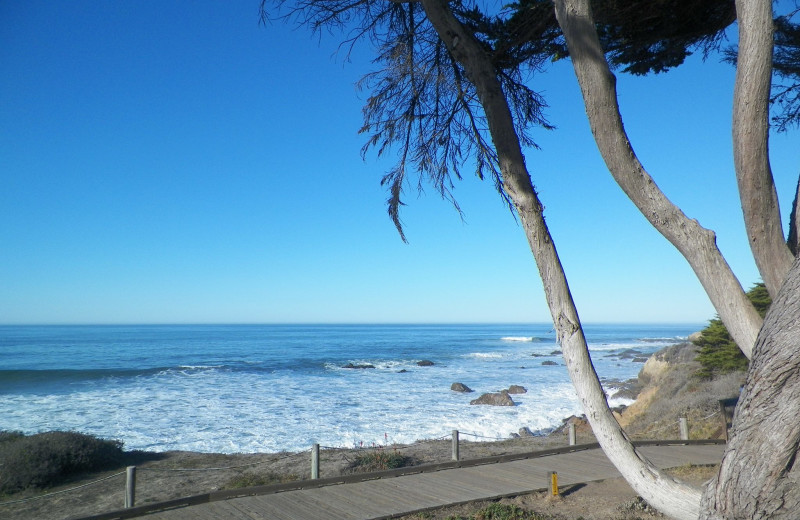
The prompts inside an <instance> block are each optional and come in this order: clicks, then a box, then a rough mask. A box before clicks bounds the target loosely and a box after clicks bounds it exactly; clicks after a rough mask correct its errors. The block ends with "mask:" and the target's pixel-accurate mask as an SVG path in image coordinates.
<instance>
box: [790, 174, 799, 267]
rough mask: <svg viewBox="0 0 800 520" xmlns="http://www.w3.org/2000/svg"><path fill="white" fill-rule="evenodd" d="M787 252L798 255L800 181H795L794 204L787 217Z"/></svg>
mask: <svg viewBox="0 0 800 520" xmlns="http://www.w3.org/2000/svg"><path fill="white" fill-rule="evenodd" d="M788 242H789V250H790V251H791V252H792V254H793V255H795V256H797V255H798V254H800V179H797V190H796V191H795V193H794V204H792V212H791V214H790V215H789V240H788Z"/></svg>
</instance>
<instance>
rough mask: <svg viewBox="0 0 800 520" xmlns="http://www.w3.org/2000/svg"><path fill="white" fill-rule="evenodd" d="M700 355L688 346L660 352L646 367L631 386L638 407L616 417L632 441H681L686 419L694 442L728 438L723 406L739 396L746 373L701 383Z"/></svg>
mask: <svg viewBox="0 0 800 520" xmlns="http://www.w3.org/2000/svg"><path fill="white" fill-rule="evenodd" d="M698 350H699V349H698V347H697V346H696V345H695V344H694V343H692V342H691V341H686V342H683V343H679V344H676V345H672V346H669V347H666V348H663V349H661V350H659V351H658V352H655V353H654V354H653V355H651V356H650V358H649V359H648V360H647V361H646V362H645V364H644V366H643V367H642V369H641V370H640V371H639V375H638V377H637V378H636V379H635V380H634V381H632V382H631V386H632V388H633V389H634V391H635V392H636V394H637V395H636V399H635V401H634V402H633V403H632V404H631V405H630V406H627V407H623V408H622V409H621V410H620V411H618V412H615V415H616V417H617V420H618V421H619V423H620V425H621V426H622V427H623V428H624V429H625V430H626V431H627V432H628V433H629V434H630V435H632V436H633V437H635V438H669V437H670V436H671V435H677V431H678V430H677V428H678V427H677V423H678V420H679V418H681V417H686V418H687V419H688V421H689V424H690V425H691V431H690V438H693V439H701V438H705V439H709V438H722V437H724V435H725V431H724V426H723V421H722V419H721V418H720V417H719V400H720V399H727V398H730V397H733V396H736V395H738V394H739V389H740V387H741V385H742V384H743V383H744V373H741V372H735V373H731V374H726V375H723V376H720V377H717V378H714V379H711V380H707V379H701V378H699V377H698V376H697V375H696V374H697V372H698V370H699V369H700V363H699V362H698V361H697V354H698ZM614 395H617V394H614ZM611 397H613V395H612V396H611Z"/></svg>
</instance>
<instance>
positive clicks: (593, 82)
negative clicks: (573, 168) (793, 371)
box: [556, 0, 785, 358]
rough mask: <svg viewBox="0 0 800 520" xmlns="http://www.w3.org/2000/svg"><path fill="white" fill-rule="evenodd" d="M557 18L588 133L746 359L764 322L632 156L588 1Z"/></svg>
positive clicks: (566, 2) (567, 2) (567, 1)
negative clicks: (674, 250) (694, 278)
mask: <svg viewBox="0 0 800 520" xmlns="http://www.w3.org/2000/svg"><path fill="white" fill-rule="evenodd" d="M556 17H557V18H558V21H559V24H560V25H561V28H562V30H563V32H564V35H565V37H566V39H567V46H568V48H569V53H570V57H571V58H572V64H573V67H574V69H575V75H576V77H577V79H578V83H579V84H580V87H581V92H582V93H583V100H584V103H585V105H586V113H587V116H588V118H589V124H590V125H591V128H592V134H593V135H594V139H595V142H596V143H597V147H598V148H599V150H600V153H601V155H602V156H603V159H604V160H605V162H606V165H607V166H608V170H609V172H611V175H612V176H613V177H614V180H616V181H617V184H619V186H620V187H621V188H622V190H623V191H624V192H625V194H626V195H627V196H628V198H630V199H631V201H632V202H633V203H634V204H635V205H636V207H637V208H639V211H641V212H642V214H643V215H644V216H645V218H647V220H648V221H649V222H650V223H651V224H652V225H653V227H655V228H656V229H657V230H658V231H659V232H660V233H661V234H662V235H663V236H664V237H665V238H666V239H667V240H669V241H670V242H671V243H672V244H673V245H674V246H675V247H676V248H677V249H678V251H680V252H681V254H682V255H683V256H684V258H686V260H687V261H688V262H689V265H690V266H691V267H692V269H693V270H694V272H695V274H696V275H697V278H698V279H699V280H700V283H701V284H702V285H703V288H704V289H705V291H706V293H707V294H708V296H709V298H710V299H711V303H712V304H713V305H714V307H715V308H716V310H717V313H718V314H719V316H720V319H722V321H723V323H725V326H726V327H727V328H728V330H729V331H730V333H731V336H732V337H733V339H734V341H736V343H737V345H739V348H740V349H742V352H744V354H745V355H746V356H747V357H748V358H749V357H750V356H751V352H752V348H753V344H754V343H755V340H756V337H757V335H758V331H759V329H760V328H761V323H762V319H761V317H760V316H759V315H758V313H757V312H756V310H755V309H754V308H753V306H752V304H751V303H750V301H749V300H748V299H747V296H745V293H744V290H743V289H742V286H741V284H739V281H738V280H737V279H736V277H735V276H734V274H733V271H732V270H731V268H730V266H729V265H728V263H727V262H726V261H725V259H724V258H723V257H722V254H721V253H720V251H719V249H718V248H717V245H716V237H715V236H714V233H713V232H711V231H709V230H707V229H705V228H703V227H701V226H700V224H699V223H698V222H697V221H696V220H691V219H689V218H687V217H686V215H685V214H684V213H683V212H682V211H681V210H680V208H678V207H677V206H675V205H674V204H673V203H672V202H671V201H670V200H669V199H668V198H667V197H666V196H665V195H664V193H663V192H662V191H661V190H660V189H659V188H658V186H657V185H656V184H655V182H654V181H653V178H652V177H650V175H649V174H648V173H647V171H646V170H645V169H644V167H643V166H642V164H641V163H640V162H639V159H638V158H637V157H636V154H635V153H634V151H633V148H632V146H631V144H630V142H629V141H628V136H627V134H626V132H625V129H624V127H623V124H622V117H621V116H620V112H619V105H618V102H617V92H616V79H615V78H614V75H613V74H612V73H611V70H610V69H609V66H608V62H606V59H605V57H604V55H603V50H602V48H601V46H600V42H599V40H598V37H597V32H596V31H595V28H594V22H593V20H592V18H591V10H590V7H589V2H588V0H557V1H556ZM784 248H785V246H784Z"/></svg>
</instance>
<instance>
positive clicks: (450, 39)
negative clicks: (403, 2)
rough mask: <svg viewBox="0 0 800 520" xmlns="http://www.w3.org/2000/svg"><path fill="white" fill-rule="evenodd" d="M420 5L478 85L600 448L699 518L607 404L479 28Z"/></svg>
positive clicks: (693, 500) (435, 3) (645, 491)
mask: <svg viewBox="0 0 800 520" xmlns="http://www.w3.org/2000/svg"><path fill="white" fill-rule="evenodd" d="M422 5H423V7H424V8H425V12H426V14H427V16H428V19H429V20H430V22H431V23H432V24H433V26H434V27H435V28H436V31H437V33H438V34H439V36H440V38H441V39H442V41H444V43H445V44H446V45H447V48H448V50H449V51H450V53H451V54H452V55H453V56H454V57H455V58H456V59H457V60H458V61H459V62H460V63H461V64H462V65H463V66H464V69H465V70H466V72H467V74H468V75H469V78H470V80H471V81H472V83H473V84H474V85H475V87H476V90H477V92H478V96H479V98H480V101H481V104H482V106H483V108H484V112H485V114H486V117H487V121H488V123H489V130H490V132H491V135H492V140H493V143H494V145H495V150H496V151H497V154H498V157H499V159H500V167H501V170H502V174H503V182H504V189H505V190H506V193H507V194H508V195H509V197H510V199H511V200H512V202H513V204H514V206H515V207H516V210H517V212H518V214H519V216H520V219H521V221H522V224H523V227H524V230H525V234H526V236H527V238H528V243H529V244H530V248H531V251H532V252H533V256H534V258H535V259H536V264H537V266H538V268H539V274H540V276H541V278H542V283H543V285H544V290H545V295H546V297H547V303H548V305H549V307H550V313H551V315H552V317H553V323H554V325H555V327H556V330H557V334H558V339H559V343H560V344H561V347H562V350H563V353H564V359H565V361H566V363H567V368H568V370H569V374H570V378H571V379H572V382H573V385H574V386H575V390H576V392H577V393H578V397H579V398H580V400H581V403H582V405H583V408H584V411H585V412H586V415H587V417H588V418H589V422H590V423H591V425H592V429H593V431H594V433H595V435H596V437H597V439H598V441H599V442H600V445H601V446H602V448H603V451H604V452H605V453H606V455H607V456H608V458H609V459H610V460H611V461H612V462H613V463H614V465H615V466H616V467H617V468H618V469H619V470H620V472H621V473H622V474H623V476H624V477H625V478H626V480H627V481H628V482H629V483H630V484H631V486H632V487H633V488H634V489H635V490H636V491H637V492H638V493H639V494H640V495H641V496H642V497H644V498H645V500H647V501H648V502H649V503H651V504H652V505H653V506H655V507H657V508H658V509H660V510H661V511H663V512H665V513H666V514H668V515H670V516H673V517H676V518H681V519H692V520H694V519H696V518H697V516H698V514H699V506H700V493H699V491H697V490H696V489H694V488H692V487H690V486H687V485H685V484H683V483H681V482H678V481H676V480H674V479H672V478H671V477H669V476H668V475H666V474H664V473H662V472H661V471H660V470H658V469H657V468H656V467H655V466H653V465H652V464H651V463H650V462H649V461H647V459H645V458H644V457H642V456H641V455H640V454H639V453H638V452H637V451H636V449H635V448H634V447H633V445H632V444H631V442H630V441H629V439H628V438H627V437H626V436H625V433H624V432H623V431H622V429H621V428H620V426H619V424H618V423H617V421H616V419H615V418H614V416H613V414H612V413H611V410H609V408H608V403H607V401H606V397H605V393H604V392H603V388H602V386H601V385H600V380H599V379H598V377H597V373H596V372H595V370H594V367H593V366H592V361H591V358H590V357H589V350H588V348H587V345H586V338H585V337H584V335H583V330H582V328H581V324H580V319H579V318H578V313H577V310H576V309H575V305H574V302H573V300H572V295H571V294H570V291H569V286H568V284H567V280H566V277H565V275H564V271H563V268H562V266H561V262H560V260H559V258H558V253H557V252H556V248H555V245H554V244H553V240H552V237H551V236H550V232H549V230H548V229H547V225H546V224H545V221H544V216H543V214H542V205H541V203H540V201H539V199H538V196H537V195H536V191H535V190H534V188H533V184H532V183H531V179H530V175H529V174H528V170H527V168H526V166H525V160H524V157H523V155H522V150H521V148H520V144H519V139H518V137H517V135H516V132H515V130H514V124H513V120H512V116H511V111H510V110H509V107H508V104H507V102H506V98H505V95H504V93H503V90H502V88H501V85H500V82H499V81H498V79H497V75H496V72H495V70H494V68H493V66H492V63H491V61H490V60H489V59H488V58H487V56H486V54H485V53H484V51H483V49H482V48H481V46H480V45H479V44H478V42H477V41H476V40H475V38H474V36H473V35H472V34H470V33H469V32H468V31H466V30H465V29H464V27H463V26H462V25H461V24H460V23H459V22H458V20H457V19H456V18H455V17H454V16H453V14H452V12H451V11H450V9H449V7H448V5H447V1H446V0H422Z"/></svg>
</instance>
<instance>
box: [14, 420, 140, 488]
mask: <svg viewBox="0 0 800 520" xmlns="http://www.w3.org/2000/svg"><path fill="white" fill-rule="evenodd" d="M124 464H125V453H124V452H123V451H122V442H120V441H112V440H105V439H99V438H97V437H94V436H91V435H84V434H81V433H76V432H59V431H56V432H46V433H39V434H36V435H30V436H25V435H23V434H21V433H19V432H7V431H3V432H0V494H10V493H16V492H18V491H22V490H24V489H27V488H29V487H36V488H46V487H50V486H54V485H56V484H59V483H61V482H62V481H63V480H64V479H65V478H69V477H71V476H73V475H77V474H80V473H83V472H87V471H102V470H106V469H112V468H115V467H120V466H122V465H124Z"/></svg>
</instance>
